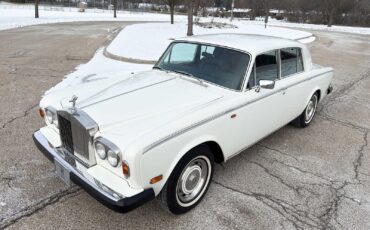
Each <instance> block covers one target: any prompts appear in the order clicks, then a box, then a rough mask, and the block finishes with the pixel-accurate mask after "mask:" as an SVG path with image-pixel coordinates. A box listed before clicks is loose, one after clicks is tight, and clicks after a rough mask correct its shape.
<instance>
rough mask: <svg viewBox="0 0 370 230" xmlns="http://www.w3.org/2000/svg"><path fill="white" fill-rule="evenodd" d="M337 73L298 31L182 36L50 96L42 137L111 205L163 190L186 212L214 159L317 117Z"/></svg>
mask: <svg viewBox="0 0 370 230" xmlns="http://www.w3.org/2000/svg"><path fill="white" fill-rule="evenodd" d="M332 76H333V69H331V68H324V67H320V66H318V65H314V64H313V63H312V61H311V56H310V52H309V50H308V49H307V47H306V46H305V45H303V44H301V43H299V42H296V41H292V40H285V39H279V38H274V37H267V36H258V35H240V34H239V35H238V34H218V35H204V36H193V37H188V38H184V39H178V40H175V41H173V42H172V43H171V44H170V45H169V47H168V48H167V50H166V51H165V52H164V54H163V55H162V57H161V58H160V59H159V60H158V62H157V63H156V64H155V66H154V67H153V69H152V70H149V71H145V72H140V73H136V74H132V75H130V76H122V78H121V79H117V78H115V79H114V80H112V79H110V80H100V81H96V82H90V83H85V84H81V85H77V86H74V87H69V88H66V89H62V90H59V91H54V92H51V93H48V94H46V95H44V96H43V98H42V100H41V102H40V111H39V112H40V115H41V117H43V118H44V119H45V122H46V126H45V127H43V128H41V129H40V130H38V131H36V132H35V133H34V135H33V138H34V141H35V143H36V145H37V146H38V148H39V149H40V150H41V151H42V152H43V153H44V154H45V156H46V157H48V158H49V159H50V160H51V161H52V162H53V163H54V164H55V168H56V173H57V175H58V176H59V177H60V178H61V179H62V180H63V181H64V182H65V183H66V184H67V185H69V184H71V181H72V182H74V183H75V184H77V185H79V186H81V187H82V188H84V189H85V190H86V191H87V192H88V193H90V194H91V195H92V196H94V197H95V198H96V199H97V200H99V201H101V202H102V203H103V204H105V205H107V206H108V207H110V208H112V209H114V210H117V211H121V212H127V211H130V210H132V209H133V208H135V207H137V206H139V205H142V204H144V203H145V202H147V201H149V200H151V199H153V198H155V197H157V198H158V200H159V201H160V202H159V203H160V204H161V205H162V206H163V207H165V208H167V209H168V210H170V211H171V212H172V213H175V214H181V213H185V212H187V211H189V210H190V209H192V208H194V207H195V206H196V205H197V204H198V203H199V202H200V201H201V200H202V198H203V197H204V195H205V194H206V192H207V189H208V187H209V185H210V182H211V179H212V175H213V172H214V164H215V163H222V162H225V161H227V160H229V159H230V158H231V157H233V156H235V155H237V154H238V153H240V152H242V151H243V150H245V149H246V148H248V147H249V146H251V145H253V144H255V143H256V142H258V141H259V140H261V139H262V138H264V137H266V136H267V135H269V134H271V133H272V132H274V131H276V130H277V129H279V128H281V127H283V126H284V125H286V124H288V123H291V124H294V125H295V126H297V127H302V128H303V127H306V126H308V125H309V124H310V123H311V122H312V120H313V118H314V115H315V112H316V107H317V104H318V103H319V102H320V101H321V100H322V99H323V98H324V97H325V96H326V95H328V94H329V93H330V92H331V91H332V86H331V80H332ZM297 132H298V131H297ZM297 135H299V133H297Z"/></svg>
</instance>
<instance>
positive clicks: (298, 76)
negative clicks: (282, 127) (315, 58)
mask: <svg viewBox="0 0 370 230" xmlns="http://www.w3.org/2000/svg"><path fill="white" fill-rule="evenodd" d="M279 56H280V65H281V67H280V69H281V76H280V78H281V79H280V80H279V82H280V83H281V85H284V87H283V88H282V90H281V92H282V94H283V99H284V102H283V104H282V105H281V106H282V107H283V110H284V116H283V120H284V123H288V122H290V121H292V120H293V119H294V118H296V117H297V116H298V115H299V114H301V113H302V112H303V110H304V107H305V105H306V103H307V101H305V100H307V97H308V94H309V93H310V92H309V91H310V90H311V88H310V87H308V85H307V84H309V82H307V81H305V78H306V77H307V76H306V74H305V71H304V64H303V60H302V51H301V49H300V48H295V47H292V48H284V49H281V50H280V55H279Z"/></svg>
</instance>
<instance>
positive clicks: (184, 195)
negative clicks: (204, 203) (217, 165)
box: [176, 157, 210, 204]
mask: <svg viewBox="0 0 370 230" xmlns="http://www.w3.org/2000/svg"><path fill="white" fill-rule="evenodd" d="M209 172H210V162H209V160H208V159H207V158H205V157H197V158H195V159H193V160H192V161H191V162H190V163H189V164H188V165H187V166H186V167H185V169H184V170H183V171H182V173H181V175H180V179H179V181H178V183H177V186H176V191H177V192H176V193H177V194H176V195H177V198H178V201H179V202H180V203H184V204H186V203H189V202H192V201H194V200H195V199H196V198H197V197H198V196H199V195H200V194H202V193H203V191H204V188H205V186H206V184H208V182H209V178H208V177H209Z"/></svg>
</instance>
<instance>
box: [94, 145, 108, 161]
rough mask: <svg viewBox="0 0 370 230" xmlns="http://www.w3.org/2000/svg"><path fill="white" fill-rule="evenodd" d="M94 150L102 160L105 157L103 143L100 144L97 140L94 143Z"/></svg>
mask: <svg viewBox="0 0 370 230" xmlns="http://www.w3.org/2000/svg"><path fill="white" fill-rule="evenodd" d="M95 151H96V153H97V154H98V156H99V157H100V159H102V160H104V159H105V158H106V157H107V152H106V151H105V147H104V145H102V144H100V143H99V142H97V143H96V144H95Z"/></svg>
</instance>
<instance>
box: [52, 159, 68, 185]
mask: <svg viewBox="0 0 370 230" xmlns="http://www.w3.org/2000/svg"><path fill="white" fill-rule="evenodd" d="M54 164H55V172H56V174H57V176H58V177H59V178H60V179H61V180H62V181H63V182H64V183H65V184H66V186H68V187H69V186H71V179H70V177H69V175H70V171H69V170H68V169H67V168H65V167H64V166H63V165H62V164H61V163H60V162H59V161H58V160H57V159H54Z"/></svg>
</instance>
